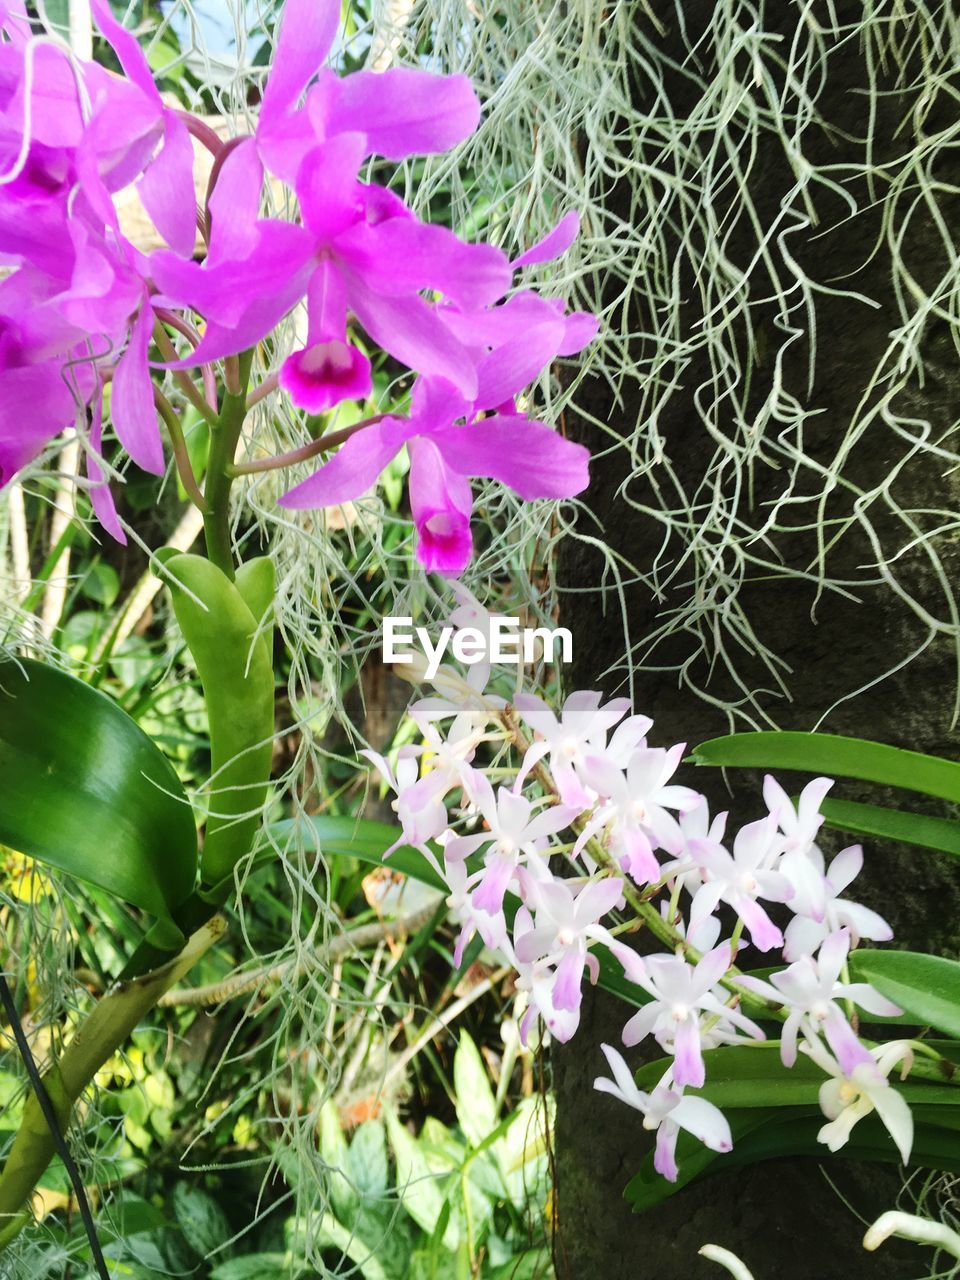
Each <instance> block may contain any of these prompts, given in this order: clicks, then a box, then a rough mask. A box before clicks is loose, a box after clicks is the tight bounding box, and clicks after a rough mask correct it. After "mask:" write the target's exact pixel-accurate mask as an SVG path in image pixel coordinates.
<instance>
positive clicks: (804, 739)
mask: <svg viewBox="0 0 960 1280" xmlns="http://www.w3.org/2000/svg"><path fill="white" fill-rule="evenodd" d="M691 758H692V759H693V760H694V762H695V763H696V764H707V765H729V766H733V767H736V768H750V769H798V770H802V771H804V772H806V773H817V774H825V775H826V776H827V777H831V778H859V779H861V780H862V781H864V782H876V783H879V784H881V785H882V786H887V787H902V788H904V789H905V790H907V791H918V792H920V793H922V794H923V795H927V796H938V797H939V798H940V799H942V800H952V801H954V802H955V803H957V804H960V763H957V762H956V761H953V760H942V759H940V758H939V757H938V756H927V755H923V754H922V753H921V752H919V751H904V750H903V749H902V748H900V747H890V746H887V745H886V744H885V743H882V742H868V741H867V740H866V739H864V738H844V737H841V736H839V735H837V734H830V733H781V732H762V733H732V734H729V735H728V736H726V737H723V738H711V739H710V741H709V742H702V743H701V744H700V746H699V747H695V748H694V750H693V752H692V753H691Z"/></svg>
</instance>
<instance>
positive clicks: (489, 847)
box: [445, 773, 574, 912]
mask: <svg viewBox="0 0 960 1280" xmlns="http://www.w3.org/2000/svg"><path fill="white" fill-rule="evenodd" d="M469 792H470V798H471V800H472V801H473V803H474V804H475V805H476V807H477V809H478V811H479V813H480V815H481V817H482V818H483V820H484V823H485V824H486V828H487V829H486V830H485V831H479V832H477V833H475V834H474V835H466V836H457V837H456V839H454V840H451V841H450V842H449V844H448V845H447V847H446V850H445V853H446V857H447V861H448V862H449V861H451V860H455V859H460V860H462V859H464V858H467V857H469V856H470V854H471V853H474V852H475V851H476V850H477V849H480V848H484V847H485V851H484V859H483V861H484V873H483V876H482V877H481V879H480V883H479V884H478V886H477V888H476V889H475V890H474V893H473V901H474V903H475V904H476V906H477V907H479V908H480V909H482V910H483V911H487V912H496V911H499V910H500V908H501V907H502V906H503V895H504V894H505V893H506V890H507V885H508V884H509V883H510V881H511V880H512V879H513V876H514V873H515V872H516V870H517V868H518V867H519V865H520V863H521V861H522V860H523V859H525V858H526V857H528V856H529V855H530V854H532V853H534V852H536V850H537V849H538V848H539V847H540V845H541V844H542V843H543V841H544V840H545V839H546V838H547V837H548V836H552V835H556V833H557V832H558V831H562V830H563V829H564V828H565V827H567V826H569V825H570V819H571V818H572V817H573V816H574V811H573V810H572V809H570V808H568V807H567V806H565V805H554V806H552V807H550V808H546V809H544V810H542V811H541V812H540V813H538V814H534V811H533V805H532V803H531V802H530V801H529V800H528V799H527V798H526V796H522V795H517V794H516V793H515V792H513V791H510V790H508V788H506V787H498V788H497V791H496V793H494V790H493V788H492V787H491V786H490V783H489V782H488V781H487V779H486V778H485V777H484V775H483V774H479V773H478V774H474V775H473V777H472V779H471V785H470V788H469Z"/></svg>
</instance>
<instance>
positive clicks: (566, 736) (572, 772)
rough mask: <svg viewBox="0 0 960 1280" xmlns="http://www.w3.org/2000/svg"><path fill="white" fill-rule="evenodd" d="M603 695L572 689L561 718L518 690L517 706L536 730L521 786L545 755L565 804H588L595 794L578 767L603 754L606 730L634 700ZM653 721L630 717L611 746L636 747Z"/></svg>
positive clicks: (618, 748)
mask: <svg viewBox="0 0 960 1280" xmlns="http://www.w3.org/2000/svg"><path fill="white" fill-rule="evenodd" d="M601 696H602V695H601V694H599V693H597V692H596V691H595V690H592V689H589V690H587V689H585V690H581V691H579V692H577V693H571V694H570V696H569V697H568V698H567V699H566V701H565V702H564V704H563V707H562V708H561V711H560V716H559V718H558V717H557V715H556V713H555V712H554V711H553V708H552V707H549V706H547V704H546V703H545V702H544V701H543V700H542V699H541V698H538V697H536V696H535V695H533V694H528V693H523V694H519V695H518V696H517V697H516V698H515V699H514V706H515V707H516V709H517V710H518V711H519V712H520V715H521V716H522V718H523V720H524V721H525V723H526V724H528V725H529V726H530V728H531V729H532V730H533V731H534V733H535V734H536V740H535V741H534V742H533V743H531V745H530V749H529V751H527V753H526V755H525V757H524V760H523V763H522V765H521V768H520V773H519V774H518V777H517V784H518V785H522V782H523V780H524V779H525V778H526V776H527V774H528V773H529V772H530V770H531V769H532V768H533V767H534V765H536V764H537V763H538V762H539V761H541V760H543V759H544V757H546V758H547V759H548V763H549V767H550V772H551V774H552V776H553V780H554V782H555V783H556V784H557V791H558V793H559V795H560V799H561V800H562V801H563V803H564V804H572V805H580V806H584V805H587V804H589V803H590V801H591V799H592V797H591V795H590V793H589V792H588V791H587V790H586V789H585V787H584V784H583V781H582V780H581V778H580V776H579V773H578V769H579V768H580V767H582V766H583V765H584V764H585V763H586V761H587V758H588V757H590V756H600V755H602V754H603V753H604V751H605V749H606V747H607V741H606V738H607V733H608V731H609V730H610V729H611V728H613V726H614V725H615V724H617V722H618V721H619V720H623V717H624V715H625V714H626V713H627V711H629V709H630V699H629V698H614V699H613V700H612V701H610V702H608V703H606V704H605V705H603V706H601ZM652 724H653V721H652V720H649V719H648V718H647V717H646V716H630V717H629V719H627V720H626V721H624V723H623V724H622V725H620V727H619V729H618V730H617V732H616V733H615V734H614V735H613V739H612V741H611V743H610V748H609V749H610V750H611V752H613V753H614V754H615V753H616V752H617V751H618V750H620V751H622V750H623V749H624V746H625V744H626V742H629V743H630V744H631V745H632V746H636V745H637V744H638V743H639V742H642V741H643V739H644V736H645V735H646V733H647V731H648V730H649V728H650V726H651V725H652Z"/></svg>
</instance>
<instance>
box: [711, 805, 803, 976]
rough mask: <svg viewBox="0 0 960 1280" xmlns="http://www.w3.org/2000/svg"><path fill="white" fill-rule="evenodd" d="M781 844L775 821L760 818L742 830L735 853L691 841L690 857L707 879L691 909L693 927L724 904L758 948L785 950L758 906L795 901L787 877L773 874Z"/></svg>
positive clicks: (718, 845) (713, 844)
mask: <svg viewBox="0 0 960 1280" xmlns="http://www.w3.org/2000/svg"><path fill="white" fill-rule="evenodd" d="M781 841H782V838H781V836H780V834H779V832H778V831H777V828H776V822H775V820H774V819H773V818H761V819H760V820H759V821H757V822H751V823H749V824H748V825H747V826H745V827H741V829H740V830H739V831H738V832H737V835H736V837H735V838H734V842H733V852H732V853H731V852H730V851H729V850H727V849H726V848H725V847H724V846H723V845H722V844H720V843H718V842H716V841H713V840H704V839H701V838H699V837H695V838H694V839H692V840H690V841H689V849H690V852H691V853H692V854H693V856H694V857H695V858H697V859H698V861H699V863H700V866H701V874H702V875H703V880H704V883H703V884H702V885H701V887H700V888H699V889H698V890H697V892H696V893H695V894H694V897H693V902H692V904H691V907H690V923H691V926H693V927H694V928H695V927H696V926H697V924H698V923H699V922H700V921H701V920H703V919H704V918H705V917H706V916H708V915H712V913H713V912H714V911H715V910H716V908H717V906H718V905H719V903H721V902H726V903H727V904H728V905H729V906H731V907H733V909H734V911H736V913H737V915H738V916H739V917H740V919H741V920H742V921H743V923H744V924H745V925H746V927H747V929H748V930H749V933H750V939H751V941H752V942H753V945H754V946H755V947H758V948H759V949H760V950H761V951H769V950H771V948H773V947H779V946H782V945H783V934H782V933H781V932H780V930H779V929H778V928H777V926H776V925H775V924H774V923H773V921H772V920H771V919H770V917H769V916H768V915H767V913H766V911H764V909H763V907H761V906H760V903H759V902H758V901H757V899H758V898H765V899H767V900H768V901H770V902H787V901H789V899H790V898H791V897H793V893H794V890H793V886H792V885H791V883H790V881H789V880H788V879H787V877H786V876H785V875H783V874H782V872H779V871H773V870H771V869H770V864H771V863H772V862H776V859H777V856H778V854H779V851H780V848H781Z"/></svg>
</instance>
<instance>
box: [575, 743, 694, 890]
mask: <svg viewBox="0 0 960 1280" xmlns="http://www.w3.org/2000/svg"><path fill="white" fill-rule="evenodd" d="M685 749H686V746H685V744H684V743H682V742H680V743H678V744H677V745H676V746H675V747H671V748H670V750H669V751H664V750H663V748H662V747H643V748H640V749H638V750H636V751H634V752H633V753H632V754H631V756H630V758H629V760H628V762H627V767H626V772H624V771H623V769H619V768H617V767H616V765H614V764H613V763H612V762H611V761H610V760H607V759H606V758H605V757H603V756H588V757H587V758H586V760H585V761H584V762H583V764H582V765H581V766H580V769H579V775H580V777H581V778H582V779H583V780H584V782H586V784H587V785H588V786H589V787H590V788H592V790H593V791H595V792H596V793H597V795H598V796H599V797H600V798H601V804H600V806H599V808H598V809H597V811H596V816H595V817H594V818H593V819H592V820H591V821H590V822H589V823H588V824H587V826H586V827H585V828H584V830H583V833H582V834H581V836H580V839H579V840H578V842H577V848H576V849H575V852H577V853H578V852H579V851H580V848H582V846H583V845H584V844H586V842H587V840H589V839H591V838H592V837H593V836H594V835H596V834H597V833H598V832H600V831H605V832H606V839H607V841H608V844H609V848H610V851H611V853H613V854H614V856H615V857H616V858H617V860H618V862H619V864H620V866H621V868H622V869H623V870H624V871H626V873H627V874H628V875H629V876H630V878H631V880H634V881H635V882H636V883H637V884H640V885H646V884H649V883H652V882H653V881H655V880H657V879H658V878H659V877H660V874H661V871H660V864H659V863H658V862H657V860H656V858H655V857H654V850H655V849H657V848H660V849H666V850H667V851H668V852H670V853H678V852H679V851H680V850H681V849H682V847H683V832H682V829H681V827H680V825H679V824H678V822H677V820H676V818H675V817H674V816H673V814H672V813H670V812H669V810H671V809H673V810H675V811H681V812H682V811H683V810H684V809H687V808H693V807H694V806H695V805H696V804H697V801H698V800H699V799H700V796H699V795H698V793H697V792H696V791H694V790H692V789H691V788H690V787H679V786H672V785H670V782H669V779H670V778H672V777H673V775H674V773H676V771H677V766H678V765H679V763H680V761H681V759H682V758H683V753H684V750H685Z"/></svg>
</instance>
